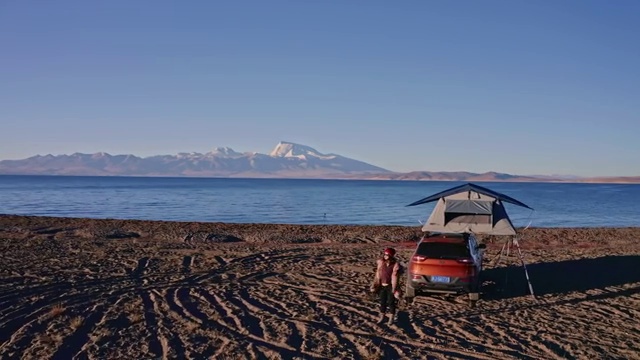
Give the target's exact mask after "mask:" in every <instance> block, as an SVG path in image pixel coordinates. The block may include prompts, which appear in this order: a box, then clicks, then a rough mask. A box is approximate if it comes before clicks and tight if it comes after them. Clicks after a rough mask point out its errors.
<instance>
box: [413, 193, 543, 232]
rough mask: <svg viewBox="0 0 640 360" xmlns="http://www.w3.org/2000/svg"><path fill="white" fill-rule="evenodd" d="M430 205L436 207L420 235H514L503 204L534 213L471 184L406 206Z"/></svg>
mask: <svg viewBox="0 0 640 360" xmlns="http://www.w3.org/2000/svg"><path fill="white" fill-rule="evenodd" d="M433 201H437V202H438V203H437V204H436V206H435V208H434V209H433V211H432V212H431V215H430V216H429V219H428V220H427V222H426V223H425V224H424V226H423V227H422V231H429V232H443V233H464V232H472V233H475V234H487V235H515V234H516V230H515V228H514V227H513V224H512V223H511V220H510V219H509V216H508V215H507V211H506V209H505V208H504V205H503V202H508V203H511V204H514V205H518V206H522V207H525V208H527V209H531V210H533V209H532V208H530V207H529V206H527V205H526V204H524V203H522V202H520V201H518V200H516V199H514V198H512V197H509V196H507V195H504V194H501V193H499V192H496V191H493V190H490V189H487V188H485V187H482V186H478V185H475V184H471V183H467V184H464V185H460V186H456V187H454V188H451V189H449V190H445V191H442V192H439V193H437V194H434V195H431V196H429V197H426V198H424V199H421V200H418V201H416V202H413V203H411V204H409V205H407V206H415V205H420V204H425V203H429V202H433Z"/></svg>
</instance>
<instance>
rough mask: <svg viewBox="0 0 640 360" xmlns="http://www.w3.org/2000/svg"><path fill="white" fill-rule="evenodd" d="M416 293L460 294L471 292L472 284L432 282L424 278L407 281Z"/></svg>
mask: <svg viewBox="0 0 640 360" xmlns="http://www.w3.org/2000/svg"><path fill="white" fill-rule="evenodd" d="M408 285H409V286H411V287H412V288H413V289H415V291H416V293H438V294H460V293H470V292H472V289H473V287H472V284H471V283H467V282H454V283H448V284H443V283H432V282H428V281H425V280H412V281H410V282H409V283H408Z"/></svg>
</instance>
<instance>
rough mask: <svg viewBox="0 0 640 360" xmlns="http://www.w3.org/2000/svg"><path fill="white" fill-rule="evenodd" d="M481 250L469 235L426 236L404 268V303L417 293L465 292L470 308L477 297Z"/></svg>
mask: <svg viewBox="0 0 640 360" xmlns="http://www.w3.org/2000/svg"><path fill="white" fill-rule="evenodd" d="M485 248H486V245H485V244H478V242H477V241H476V238H475V237H474V236H473V234H469V233H462V234H440V233H431V234H426V235H425V236H424V237H423V238H422V239H421V240H420V241H419V242H418V245H417V247H416V250H415V251H414V253H413V255H412V256H411V259H410V260H409V264H408V266H407V283H406V289H405V296H406V298H407V300H409V301H411V300H413V298H414V297H415V296H416V295H418V294H421V293H440V294H459V293H467V294H469V300H470V305H471V306H474V305H475V302H476V301H477V300H478V297H479V291H480V272H481V271H482V256H483V250H484V249H485Z"/></svg>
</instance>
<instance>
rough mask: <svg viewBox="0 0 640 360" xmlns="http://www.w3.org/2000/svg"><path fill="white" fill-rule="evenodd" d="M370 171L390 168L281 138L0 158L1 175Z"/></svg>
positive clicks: (283, 174) (238, 174) (305, 174)
mask: <svg viewBox="0 0 640 360" xmlns="http://www.w3.org/2000/svg"><path fill="white" fill-rule="evenodd" d="M372 173H376V174H380V173H389V171H388V170H386V169H383V168H380V167H377V166H374V165H371V164H367V163H365V162H362V161H358V160H354V159H350V158H347V157H344V156H340V155H336V154H322V153H320V152H319V151H317V150H315V149H313V148H311V147H309V146H306V145H300V144H295V143H292V142H285V141H281V142H280V143H278V144H277V145H276V147H275V148H274V149H273V150H272V151H271V152H270V153H269V155H266V154H260V153H257V152H245V153H240V152H237V151H235V150H233V149H231V148H229V147H217V148H215V149H213V150H212V151H210V152H207V153H205V154H202V153H197V152H191V153H179V154H177V155H156V156H150V157H146V158H141V157H137V156H134V155H115V156H114V155H110V154H107V153H103V152H100V153H95V154H81V153H74V154H72V155H58V156H53V155H50V154H49V155H46V156H40V155H37V156H33V157H30V158H28V159H24V160H4V161H0V174H38V175H121V176H208V177H302V178H304V177H310V178H311V177H329V178H331V177H342V176H345V175H359V174H372Z"/></svg>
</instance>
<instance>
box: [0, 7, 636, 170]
mask: <svg viewBox="0 0 640 360" xmlns="http://www.w3.org/2000/svg"><path fill="white" fill-rule="evenodd" d="M638 38H640V2H638V1H636V0H619V1H556V0H553V1H507V0H503V1H491V0H488V1H468V0H467V1H462V0H460V1H426V0H425V1H422V0H420V1H418V0H413V1H412V0H407V1H401V2H399V1H374V0H370V1H361V0H354V1H343V0H326V1H320V0H318V1H311V0H291V1H281V0H270V1H243V0H237V1H226V2H225V1H188V2H185V1H163V0H154V1H130V0H124V1H123V0H110V1H68V0H57V1H28V0H27V1H18V0H5V1H0V124H1V125H0V160H5V159H23V158H26V157H30V156H33V155H36V154H41V155H45V154H49V153H50V154H54V155H58V154H71V153H74V152H82V153H96V152H107V153H110V154H112V155H116V154H134V155H137V156H151V155H158V154H177V153H178V152H202V153H204V152H208V151H210V150H212V149H213V148H216V147H225V146H228V147H231V148H233V149H234V150H235V151H239V152H248V151H256V152H261V153H269V152H270V151H271V149H272V148H274V147H275V146H276V145H277V144H278V142H279V141H281V140H283V141H290V142H294V143H299V144H304V145H307V146H311V147H313V148H315V149H317V150H318V151H320V152H322V153H335V154H340V155H343V156H347V157H350V158H354V159H358V160H361V161H365V162H368V163H371V164H374V165H377V166H380V167H383V168H386V169H389V170H393V171H401V172H406V171H471V172H486V171H497V172H505V173H509V174H518V175H532V174H536V175H557V174H562V175H578V176H638V175H640V160H639V157H640V156H639V155H640V141H639V137H640V41H638Z"/></svg>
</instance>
